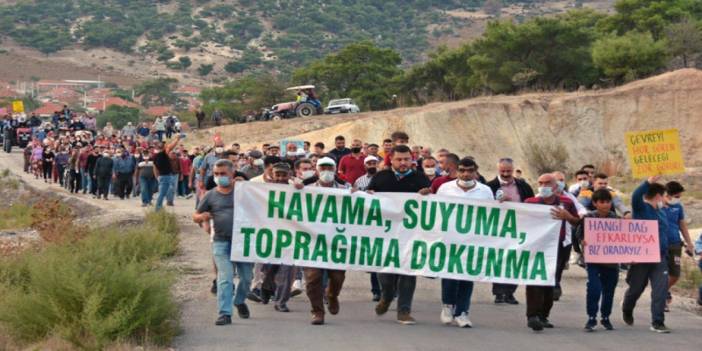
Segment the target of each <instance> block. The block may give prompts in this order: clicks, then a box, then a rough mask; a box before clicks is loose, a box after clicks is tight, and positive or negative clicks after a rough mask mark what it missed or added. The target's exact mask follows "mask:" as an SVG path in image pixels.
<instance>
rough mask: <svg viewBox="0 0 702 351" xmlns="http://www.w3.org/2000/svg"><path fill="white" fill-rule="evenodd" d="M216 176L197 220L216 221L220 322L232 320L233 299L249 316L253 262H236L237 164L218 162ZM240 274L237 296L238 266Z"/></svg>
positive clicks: (241, 314)
mask: <svg viewBox="0 0 702 351" xmlns="http://www.w3.org/2000/svg"><path fill="white" fill-rule="evenodd" d="M212 175H213V176H214V181H215V183H216V184H217V187H216V188H214V189H211V190H209V191H208V192H207V193H206V194H205V196H204V197H203V198H202V200H201V201H200V203H199V204H198V207H197V210H196V212H195V214H193V221H194V222H195V223H198V224H201V223H208V222H209V221H210V220H212V221H213V222H214V238H213V239H214V240H213V242H212V256H213V257H214V262H215V265H216V266H217V306H218V310H219V317H218V318H217V321H215V324H216V325H227V324H231V323H232V300H233V303H234V306H236V308H237V312H238V314H239V317H240V318H242V319H246V318H249V308H248V307H247V306H246V303H245V302H246V295H247V294H248V293H249V289H250V287H251V278H252V275H253V272H252V270H253V264H251V263H248V262H232V260H231V259H230V258H231V251H232V231H231V228H232V226H233V223H232V222H233V220H234V194H232V192H233V191H234V183H235V178H234V175H235V171H234V164H233V163H232V162H231V161H229V160H227V159H222V160H219V161H217V162H216V163H215V164H214V167H213V169H212ZM235 267H236V271H237V274H238V275H239V285H238V286H237V288H236V295H235V296H232V290H233V289H234V282H233V280H234V268H235Z"/></svg>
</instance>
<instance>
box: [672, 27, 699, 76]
mask: <svg viewBox="0 0 702 351" xmlns="http://www.w3.org/2000/svg"><path fill="white" fill-rule="evenodd" d="M666 38H667V39H668V52H669V53H670V55H671V56H672V57H674V58H677V57H679V58H680V59H681V60H682V66H683V67H684V68H687V67H688V64H689V62H690V59H692V58H694V57H696V56H697V55H698V54H700V53H702V29H700V25H699V24H697V23H695V22H694V21H693V20H691V19H690V18H688V17H686V18H685V19H683V20H682V21H681V22H678V23H673V24H671V25H669V26H668V28H666Z"/></svg>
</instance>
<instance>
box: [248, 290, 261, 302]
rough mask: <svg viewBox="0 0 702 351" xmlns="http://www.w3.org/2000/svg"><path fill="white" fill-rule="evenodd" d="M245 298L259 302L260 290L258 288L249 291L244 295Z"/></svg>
mask: <svg viewBox="0 0 702 351" xmlns="http://www.w3.org/2000/svg"><path fill="white" fill-rule="evenodd" d="M246 298H247V299H249V300H251V301H253V302H261V290H259V289H253V290H251V292H249V294H248V295H246Z"/></svg>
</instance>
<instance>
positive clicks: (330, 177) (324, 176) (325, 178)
mask: <svg viewBox="0 0 702 351" xmlns="http://www.w3.org/2000/svg"><path fill="white" fill-rule="evenodd" d="M319 180H321V181H322V182H323V183H331V182H333V181H334V172H332V171H321V172H319Z"/></svg>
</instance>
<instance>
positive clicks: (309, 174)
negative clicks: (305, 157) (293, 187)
mask: <svg viewBox="0 0 702 351" xmlns="http://www.w3.org/2000/svg"><path fill="white" fill-rule="evenodd" d="M314 175H315V171H313V170H309V171H303V172H302V179H310V178H312V177H314Z"/></svg>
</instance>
